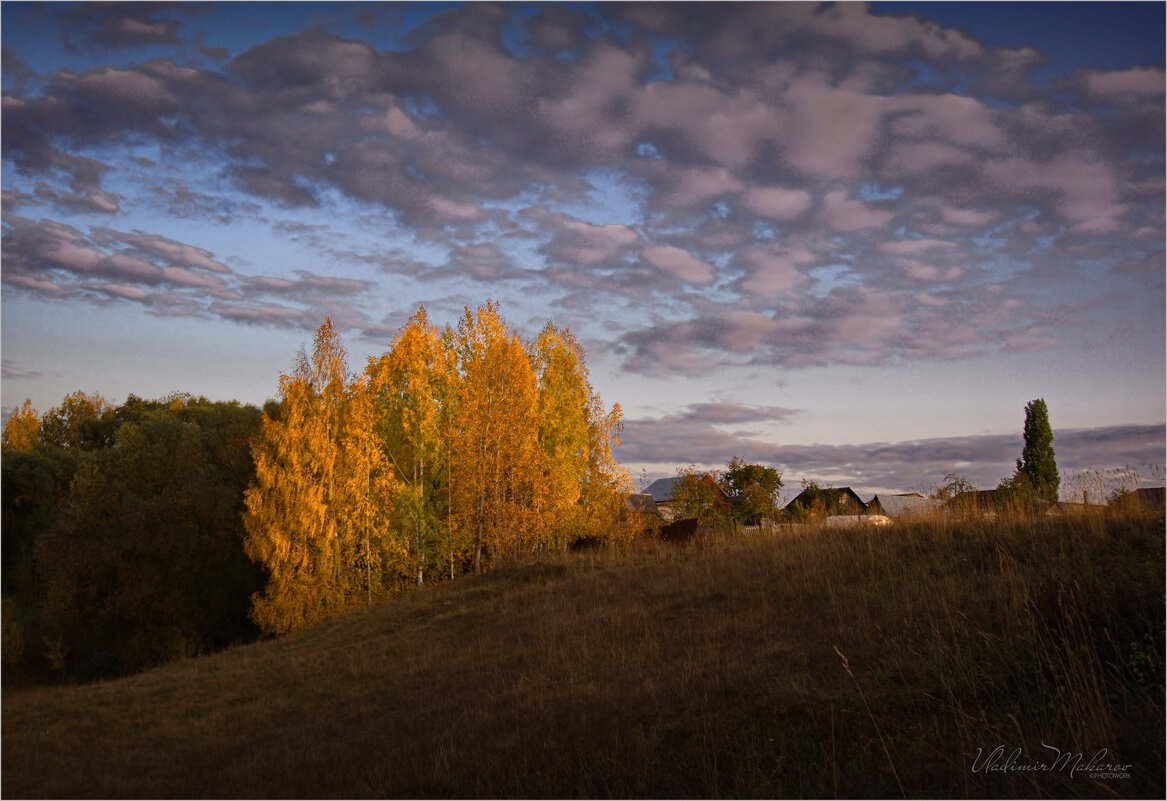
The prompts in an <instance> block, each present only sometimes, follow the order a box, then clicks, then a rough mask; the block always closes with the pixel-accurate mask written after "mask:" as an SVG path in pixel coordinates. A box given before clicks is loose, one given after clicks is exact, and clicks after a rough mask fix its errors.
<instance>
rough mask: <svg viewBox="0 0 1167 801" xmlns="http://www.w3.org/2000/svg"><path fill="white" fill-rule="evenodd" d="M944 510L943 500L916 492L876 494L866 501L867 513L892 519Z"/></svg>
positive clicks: (925, 514) (931, 513) (938, 512)
mask: <svg viewBox="0 0 1167 801" xmlns="http://www.w3.org/2000/svg"><path fill="white" fill-rule="evenodd" d="M944 511H945V505H944V502H943V501H938V500H936V499H935V498H925V497H924V496H923V495H921V494H920V493H918V492H909V493H903V494H899V495H876V496H875V497H874V498H872V499H871V500H870V501H868V502H867V514H869V515H884V516H885V517H890V518H891V519H893V520H900V519H903V518H910V517H930V516H933V515H937V514H942V513H944Z"/></svg>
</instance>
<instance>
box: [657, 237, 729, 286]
mask: <svg viewBox="0 0 1167 801" xmlns="http://www.w3.org/2000/svg"><path fill="white" fill-rule="evenodd" d="M641 257H642V258H643V259H644V260H645V261H647V262H648V263H649V264H651V265H652V266H653V267H656V268H657V269H658V270H660V271H662V272H664V273H667V274H669V275H671V276H673V277H675V278H679V279H680V280H682V281H685V282H686V283H689V284H708V283H711V282H712V281H713V278H714V269H713V265H712V264H709V263H708V262H704V261H701V260H700V259H698V258H696V257H695V256H694V255H693V254H692V253H690V252H689V251H687V250H685V249H684V248H679V247H675V246H673V245H655V246H653V247H647V248H645V249H644V250H642V251H641Z"/></svg>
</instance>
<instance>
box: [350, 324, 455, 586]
mask: <svg viewBox="0 0 1167 801" xmlns="http://www.w3.org/2000/svg"><path fill="white" fill-rule="evenodd" d="M450 373H451V367H450V354H448V353H447V352H446V350H445V349H444V348H443V347H442V339H441V336H440V332H439V331H438V329H437V328H436V327H435V326H434V325H432V324H431V323H430V321H429V316H428V315H427V313H426V310H425V307H424V306H419V307H418V309H417V311H416V312H415V313H414V315H413V316H412V317H410V318H409V320H408V321H407V322H406V324H405V325H404V326H403V327H402V328H401V330H400V332H399V333H398V335H397V336H396V337H395V338H394V340H393V342H392V344H391V345H390V349H389V351H388V352H387V353H385V354H384V355H382V356H381V357H380V359H370V361H369V366H368V368H367V369H366V375H367V377H368V382H369V391H370V392H371V393H372V395H373V397H374V398H375V404H376V407H377V410H378V413H379V415H380V422H379V424H378V425H377V426H376V432H377V434H378V436H379V438H380V440H381V443H382V447H383V449H384V454H385V456H386V458H387V460H388V462H389V463H390V464H391V465H392V468H393V470H394V472H395V476H396V479H397V486H398V491H397V496H396V498H395V502H396V505H397V507H398V509H399V512H400V516H401V522H402V526H403V530H404V531H405V532H407V533H408V534H409V537H410V539H409V559H410V562H411V563H412V564H411V572H412V573H413V574H414V575H415V577H416V581H417V586H419V587H421V586H422V585H423V584H424V583H425V571H426V570H427V568H429V567H434V566H436V565H437V556H438V554H437V550H438V549H439V546H438V542H439V541H440V540H439V539H438V534H439V529H440V526H439V520H438V516H437V508H436V505H437V503H436V501H437V500H440V499H435V498H434V497H433V494H434V489H435V484H436V478H437V476H439V475H440V474H441V473H442V471H443V467H444V465H443V462H444V461H445V455H446V449H445V448H444V447H443V441H442V427H441V419H442V408H443V402H444V399H445V398H446V396H447V395H448V393H449V383H450ZM443 561H444V560H443Z"/></svg>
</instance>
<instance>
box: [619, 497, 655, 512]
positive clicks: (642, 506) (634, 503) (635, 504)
mask: <svg viewBox="0 0 1167 801" xmlns="http://www.w3.org/2000/svg"><path fill="white" fill-rule="evenodd" d="M624 503H625V504H626V505H627V506H628V508H629V509H631V510H632V511H634V512H655V511H656V501H655V500H654V499H653V497H652V496H651V495H649V494H648V493H646V492H636V493H633V494H632V495H629V496H628V497H627V498H625V499H624Z"/></svg>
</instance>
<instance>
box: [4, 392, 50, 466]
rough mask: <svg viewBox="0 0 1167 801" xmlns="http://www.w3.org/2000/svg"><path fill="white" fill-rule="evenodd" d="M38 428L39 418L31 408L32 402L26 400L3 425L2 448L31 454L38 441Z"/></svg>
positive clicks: (39, 425)
mask: <svg viewBox="0 0 1167 801" xmlns="http://www.w3.org/2000/svg"><path fill="white" fill-rule="evenodd" d="M40 427H41V424H40V418H39V417H37V413H36V409H34V408H32V401H27V400H26V401H25V402H24V405H23V406H21V407H20V408H19V409H17V410H16V411H15V412H13V413H12V416H11V417H9V418H8V422H7V423H5V424H4V434H3V442H4V446H5V447H6V448H12V449H13V450H16V451H20V452H21V453H29V452H31V451H32V450H33V449H34V448H35V447H36V444H37V442H39V441H40Z"/></svg>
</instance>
